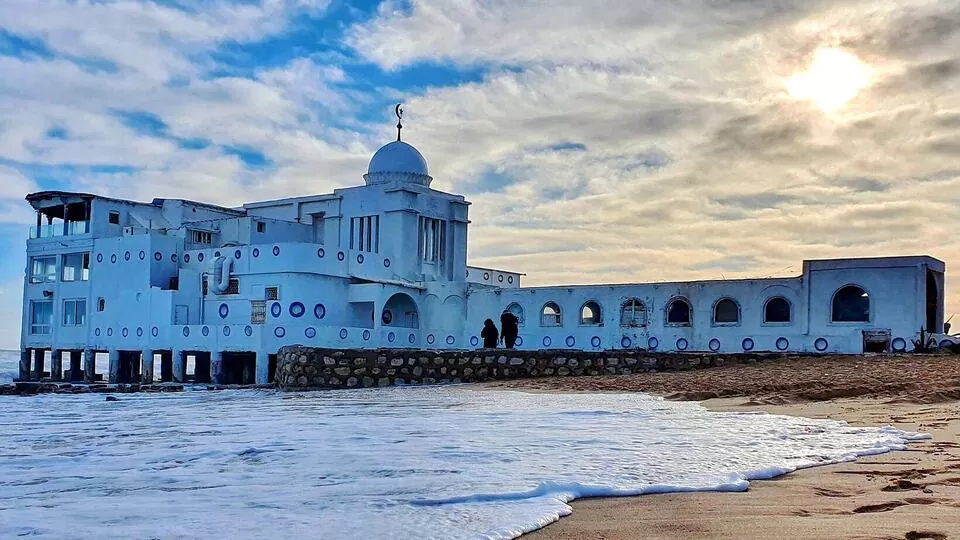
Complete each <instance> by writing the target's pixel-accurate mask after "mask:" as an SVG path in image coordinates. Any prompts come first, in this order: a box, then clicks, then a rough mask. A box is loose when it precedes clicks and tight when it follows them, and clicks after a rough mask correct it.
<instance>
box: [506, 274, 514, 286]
mask: <svg viewBox="0 0 960 540" xmlns="http://www.w3.org/2000/svg"><path fill="white" fill-rule="evenodd" d="M507 283H510V284H511V285H512V284H513V276H510V277H508V278H507Z"/></svg>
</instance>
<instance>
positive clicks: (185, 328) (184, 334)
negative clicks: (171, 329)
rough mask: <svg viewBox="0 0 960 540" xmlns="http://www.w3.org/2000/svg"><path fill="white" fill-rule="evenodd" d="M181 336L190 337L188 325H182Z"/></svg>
mask: <svg viewBox="0 0 960 540" xmlns="http://www.w3.org/2000/svg"><path fill="white" fill-rule="evenodd" d="M183 337H190V327H189V326H184V327H183Z"/></svg>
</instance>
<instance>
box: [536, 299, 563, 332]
mask: <svg viewBox="0 0 960 540" xmlns="http://www.w3.org/2000/svg"><path fill="white" fill-rule="evenodd" d="M548 307H549V308H551V309H554V308H555V311H556V312H557V313H556V315H549V316H550V317H554V316H555V317H556V318H557V323H556V324H545V323H546V319H545V317H547V316H548V315H547V314H546V313H544V312H545V311H546V310H547V308H548ZM540 327H541V328H562V327H563V309H561V308H560V304H559V303H558V302H554V301H553V300H551V301H549V302H545V303H544V304H543V306H542V307H541V308H540Z"/></svg>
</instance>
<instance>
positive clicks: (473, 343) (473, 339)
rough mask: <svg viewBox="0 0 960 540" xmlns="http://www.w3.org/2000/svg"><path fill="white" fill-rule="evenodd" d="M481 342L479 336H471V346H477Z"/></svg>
mask: <svg viewBox="0 0 960 540" xmlns="http://www.w3.org/2000/svg"><path fill="white" fill-rule="evenodd" d="M479 344H480V338H478V337H477V336H470V346H471V347H476V346H477V345H479Z"/></svg>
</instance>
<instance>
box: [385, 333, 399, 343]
mask: <svg viewBox="0 0 960 540" xmlns="http://www.w3.org/2000/svg"><path fill="white" fill-rule="evenodd" d="M396 340H397V335H396V334H394V333H393V332H390V333H389V334H387V341H389V342H390V343H393V342H394V341H396Z"/></svg>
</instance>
